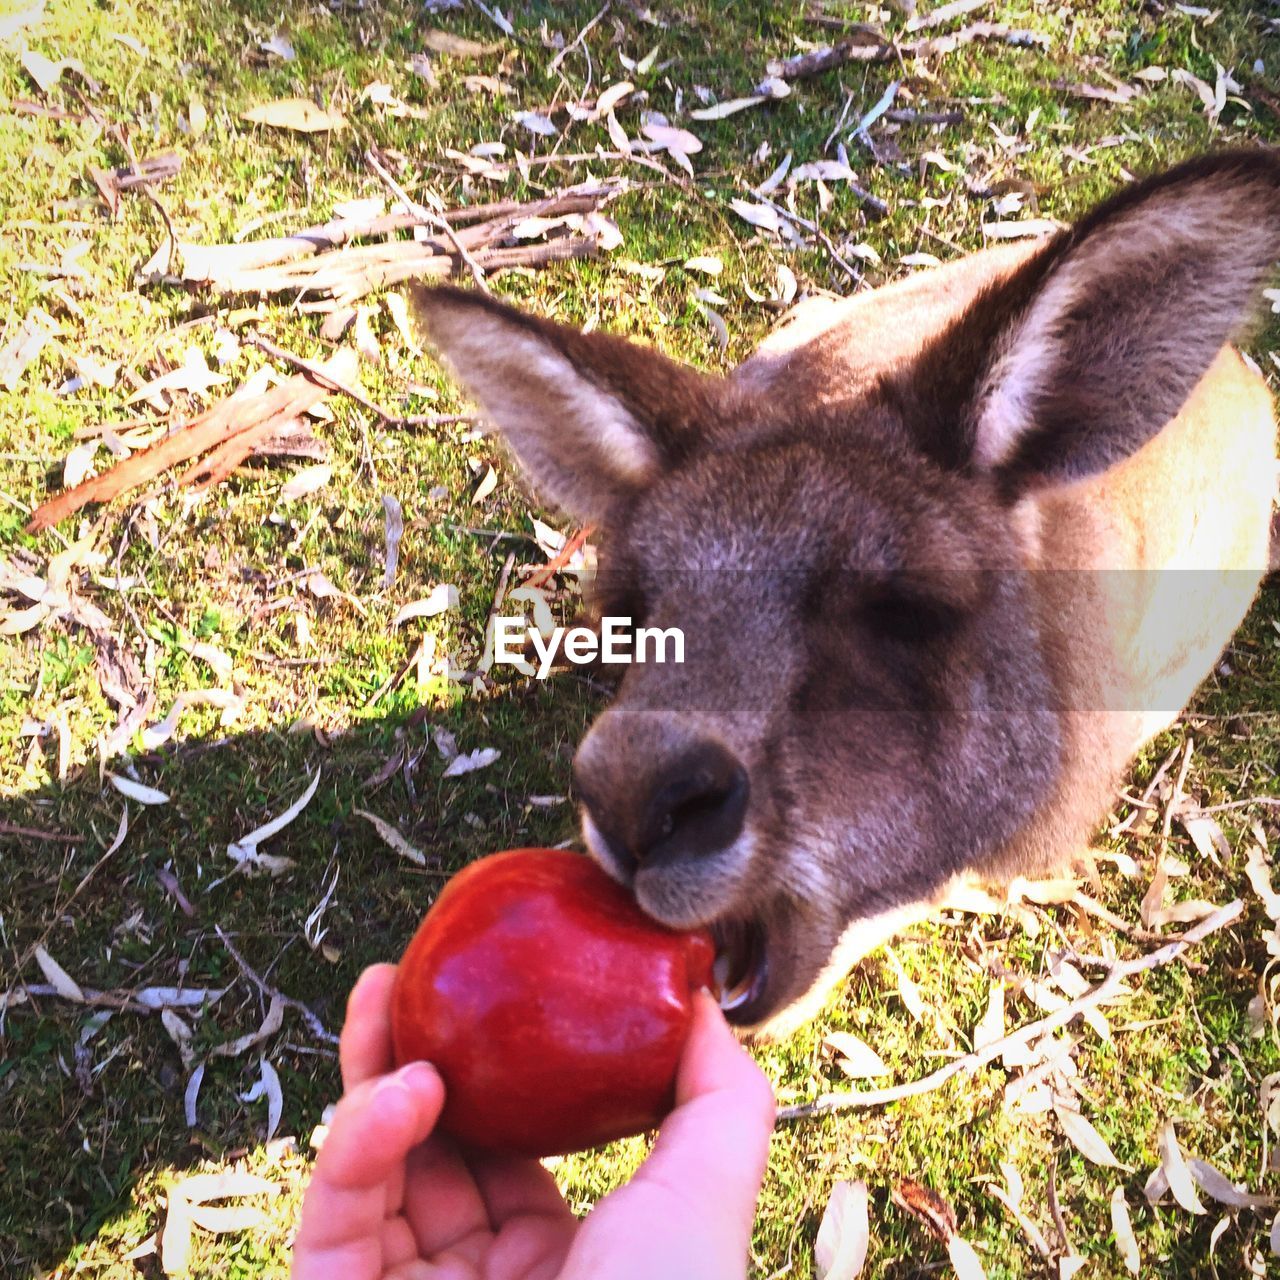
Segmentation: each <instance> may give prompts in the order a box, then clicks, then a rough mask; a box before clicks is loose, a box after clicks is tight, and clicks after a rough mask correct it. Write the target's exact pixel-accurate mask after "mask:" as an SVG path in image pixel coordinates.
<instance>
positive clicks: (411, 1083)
mask: <svg viewBox="0 0 1280 1280" xmlns="http://www.w3.org/2000/svg"><path fill="white" fill-rule="evenodd" d="M391 1079H392V1080H395V1081H396V1082H397V1083H398V1084H399V1085H400V1086H401V1088H404V1089H412V1090H413V1091H414V1092H415V1093H417V1092H419V1091H420V1090H422V1089H429V1088H431V1087H432V1086H433V1085H434V1084H435V1083H436V1081H438V1080H439V1079H440V1073H439V1072H438V1071H437V1070H436V1069H435V1067H433V1066H432V1065H431V1063H429V1062H410V1063H408V1064H407V1065H406V1066H403V1067H401V1068H400V1070H399V1071H397V1072H396V1073H395V1075H393V1076H392V1077H391Z"/></svg>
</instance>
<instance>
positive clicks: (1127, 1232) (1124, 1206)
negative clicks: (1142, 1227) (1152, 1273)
mask: <svg viewBox="0 0 1280 1280" xmlns="http://www.w3.org/2000/svg"><path fill="white" fill-rule="evenodd" d="M1111 1233H1112V1235H1114V1236H1115V1238H1116V1248H1117V1249H1119V1250H1120V1258H1121V1260H1122V1261H1123V1262H1124V1265H1125V1270H1126V1271H1128V1272H1129V1274H1130V1275H1133V1276H1136V1275H1137V1274H1138V1272H1139V1271H1140V1270H1141V1268H1142V1258H1141V1256H1140V1255H1139V1253H1138V1241H1137V1239H1136V1237H1135V1236H1134V1234H1133V1223H1132V1222H1131V1221H1130V1220H1129V1202H1128V1201H1127V1200H1126V1199H1125V1198H1124V1188H1123V1187H1116V1189H1115V1190H1114V1191H1113V1192H1112V1193H1111Z"/></svg>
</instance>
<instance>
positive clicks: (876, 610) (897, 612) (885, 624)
mask: <svg viewBox="0 0 1280 1280" xmlns="http://www.w3.org/2000/svg"><path fill="white" fill-rule="evenodd" d="M859 613H860V616H861V618H862V621H863V622H864V623H865V625H867V626H868V627H870V628H871V630H873V631H874V632H875V633H876V634H877V635H882V636H885V637H886V638H888V639H891V640H902V641H906V642H914V643H923V642H925V641H928V640H937V639H939V638H940V637H942V636H944V635H947V634H948V633H949V632H951V631H954V630H955V629H956V627H958V626H959V624H960V619H961V613H960V611H959V610H958V609H956V608H955V606H954V605H952V604H949V603H948V602H947V601H945V600H936V599H930V598H928V597H926V596H912V595H903V594H898V593H896V592H885V593H883V594H877V595H876V596H874V597H873V598H872V599H870V600H867V601H866V602H865V603H864V604H863V606H862V608H861V610H860V611H859Z"/></svg>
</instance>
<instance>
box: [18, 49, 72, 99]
mask: <svg viewBox="0 0 1280 1280" xmlns="http://www.w3.org/2000/svg"><path fill="white" fill-rule="evenodd" d="M22 69H23V70H24V71H25V72H26V73H27V75H29V76H30V77H31V78H32V80H34V81H35V82H36V87H37V88H38V89H39V90H40V92H41V93H48V92H49V90H50V89H52V88H53V86H54V85H55V84H57V83H58V81H59V80H61V79H62V73H63V72H64V71H75V72H78V73H79V74H80V75H81V76H83V75H85V69H84V64H83V63H82V62H77V61H76V59H75V58H61V59H59V61H57V62H53V61H51V60H50V59H49V58H46V57H45V56H44V54H42V53H36V51H35V50H34V49H24V50H23V51H22Z"/></svg>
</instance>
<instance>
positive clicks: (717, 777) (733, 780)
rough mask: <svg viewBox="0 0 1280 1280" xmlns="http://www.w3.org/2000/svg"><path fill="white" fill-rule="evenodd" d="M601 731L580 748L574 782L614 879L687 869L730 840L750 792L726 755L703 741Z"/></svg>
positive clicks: (738, 827) (732, 758)
mask: <svg viewBox="0 0 1280 1280" xmlns="http://www.w3.org/2000/svg"><path fill="white" fill-rule="evenodd" d="M605 728H606V725H605V724H604V723H603V722H602V723H601V724H599V725H597V727H596V729H595V730H594V731H593V732H592V733H591V734H590V735H589V736H588V738H587V740H586V742H584V743H583V749H582V750H581V751H580V752H579V754H578V759H577V761H576V762H575V765H574V775H575V781H576V783H577V787H578V792H579V794H580V795H581V796H582V800H583V804H584V805H585V806H586V810H587V815H588V817H589V819H590V820H591V822H592V823H593V824H594V825H595V828H596V830H597V831H598V832H599V833H600V835H601V836H602V837H603V838H604V839H605V840H606V841H607V842H608V853H609V854H611V855H612V857H613V859H614V861H615V862H616V863H617V869H618V870H619V871H621V872H622V873H623V874H624V875H626V876H627V877H630V876H631V875H632V874H634V872H635V871H636V869H637V867H639V866H640V865H641V864H643V865H646V866H655V865H660V864H668V863H678V862H688V861H693V860H694V859H697V858H702V857H706V856H708V855H710V854H713V853H716V852H718V851H719V850H721V849H724V848H725V847H726V846H728V845H730V844H732V843H733V841H734V840H735V839H737V837H738V835H739V833H740V832H741V831H742V824H743V820H744V818H745V816H746V812H747V799H748V797H749V794H750V785H749V783H748V780H747V771H746V769H745V768H743V766H742V764H741V762H740V761H739V760H738V758H737V757H736V756H735V755H734V754H733V753H732V752H731V751H730V750H729V749H728V748H727V747H725V746H724V745H723V744H722V743H720V742H718V741H716V740H715V739H714V738H704V737H694V738H687V739H684V740H683V741H679V742H677V743H671V742H670V741H667V742H665V743H663V744H661V745H659V744H657V743H655V742H653V741H652V740H651V735H648V734H644V735H640V736H637V735H635V734H634V733H628V732H626V730H625V727H624V728H623V729H622V731H620V732H617V733H607V732H605V733H602V732H601V731H602V730H605ZM656 736H661V737H663V738H669V734H665V733H664V734H661V735H656Z"/></svg>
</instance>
